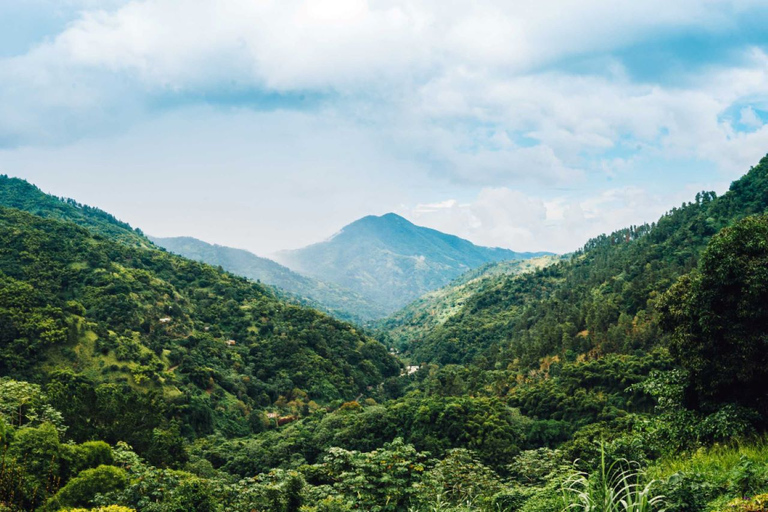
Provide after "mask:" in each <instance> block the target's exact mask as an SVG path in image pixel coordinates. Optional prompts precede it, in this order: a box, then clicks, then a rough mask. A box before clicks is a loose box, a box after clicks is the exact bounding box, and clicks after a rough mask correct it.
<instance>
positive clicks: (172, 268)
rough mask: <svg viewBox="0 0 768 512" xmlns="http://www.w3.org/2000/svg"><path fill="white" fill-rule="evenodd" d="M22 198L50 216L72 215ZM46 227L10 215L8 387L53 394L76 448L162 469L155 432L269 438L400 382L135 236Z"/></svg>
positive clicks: (393, 367)
mask: <svg viewBox="0 0 768 512" xmlns="http://www.w3.org/2000/svg"><path fill="white" fill-rule="evenodd" d="M6 183H7V182H6ZM13 185H14V190H16V189H17V187H18V186H19V185H18V183H14V184H13ZM29 190H30V187H22V188H21V191H22V193H26V192H29ZM34 190H36V189H34ZM12 196H13V194H9V193H7V191H6V193H5V197H6V200H8V201H11V200H12V201H15V203H14V204H23V205H24V206H25V207H28V208H30V209H33V210H35V211H39V212H43V213H45V214H50V212H59V213H60V214H61V215H58V216H59V217H66V215H68V214H69V213H70V212H71V211H72V210H71V208H70V206H71V205H70V204H68V203H65V204H64V206H59V205H57V204H56V203H55V201H57V200H56V199H54V198H51V197H50V196H45V197H43V198H42V201H41V203H40V204H38V203H36V202H35V201H31V200H27V199H24V200H23V201H20V200H17V199H13V197H12ZM80 211H81V209H80V207H78V208H77V209H76V210H74V213H79V212H80ZM48 216H49V218H43V217H40V216H37V215H33V214H30V213H27V212H23V211H21V210H18V209H15V208H5V207H2V206H0V376H2V377H12V378H23V379H26V380H31V381H36V382H43V383H45V384H46V389H47V390H48V392H49V393H53V394H55V395H56V396H59V397H60V398H61V399H62V400H61V403H60V404H59V405H58V406H57V407H59V408H60V409H61V412H62V413H63V414H64V417H65V420H66V421H67V424H69V425H70V431H69V432H70V434H69V435H71V436H72V438H74V439H76V440H77V439H79V440H85V439H91V438H94V437H95V438H101V439H105V440H108V441H110V442H116V441H118V440H125V441H128V442H129V443H130V444H131V445H132V446H134V447H135V448H136V449H137V450H139V451H141V452H146V453H149V454H150V455H148V456H152V455H151V453H153V452H152V450H153V449H155V448H157V449H160V448H159V447H158V446H155V444H156V443H161V444H162V442H163V441H161V440H159V439H158V440H155V437H156V436H158V435H160V434H158V433H157V432H161V431H165V430H163V429H166V430H167V429H170V431H173V429H174V428H176V429H177V430H176V431H175V432H176V434H173V435H176V436H178V426H176V427H174V426H173V425H175V424H176V423H174V422H175V421H180V422H181V424H183V425H185V428H186V429H187V430H186V431H185V432H184V434H185V435H186V436H189V437H193V436H194V435H196V434H197V435H202V434H207V433H213V432H216V433H219V434H223V435H245V434H248V433H250V432H251V431H254V430H256V431H258V430H260V429H262V428H264V425H263V421H265V420H264V418H265V416H264V415H263V414H261V413H260V412H259V411H261V410H263V409H264V408H275V407H283V406H285V404H287V403H289V404H292V405H291V407H293V408H295V409H296V410H297V411H299V412H300V411H302V410H304V409H306V410H311V408H313V407H314V408H317V407H318V405H317V403H315V401H316V402H319V403H324V402H325V403H330V402H333V401H339V400H351V399H353V398H355V397H357V396H359V395H361V394H366V393H369V392H370V391H369V389H373V386H376V385H378V384H380V383H381V382H382V381H383V380H385V379H386V378H388V377H391V376H396V375H398V374H399V370H400V367H399V364H398V363H397V361H396V360H394V359H393V358H392V357H391V356H389V355H388V353H387V351H386V349H385V348H384V347H383V346H382V345H381V344H379V343H378V342H376V341H374V340H371V339H370V338H367V337H365V336H364V335H362V334H361V333H359V332H357V331H356V330H355V328H354V327H353V326H351V325H349V324H345V323H342V322H339V321H337V320H334V319H332V318H330V317H328V316H326V315H324V314H321V313H319V312H317V311H314V310H310V309H307V308H304V307H299V306H293V305H289V304H286V303H285V302H283V301H281V300H279V299H278V298H277V297H275V295H274V294H273V293H272V291H271V290H269V289H267V288H265V287H263V286H261V285H259V284H256V283H253V282H250V281H248V280H246V279H245V278H241V277H236V276H234V275H232V274H229V273H227V272H223V271H221V270H218V269H216V268H214V267H211V266H209V265H205V264H201V263H198V262H193V261H191V260H188V259H185V258H182V257H179V256H175V255H171V254H169V253H167V252H165V251H162V250H159V249H156V248H154V246H153V245H152V244H151V243H150V242H149V241H148V240H147V239H146V238H144V237H143V236H141V235H140V234H138V233H136V232H134V231H133V230H131V229H130V228H127V227H123V226H117V228H116V229H117V231H116V235H117V236H116V237H115V238H116V239H115V240H113V239H111V238H107V237H105V236H102V235H101V234H99V233H94V232H91V231H89V230H87V229H85V228H83V227H80V226H77V225H76V224H74V223H71V222H63V221H61V220H57V219H54V218H50V217H54V215H48ZM97 217H98V218H99V219H100V218H102V215H101V214H99V215H98V216H97ZM76 218H77V219H78V220H80V221H81V222H83V223H84V224H88V223H91V222H95V221H93V220H92V219H91V218H90V217H89V216H87V215H85V216H78V217H76ZM111 226H112V222H111V221H110V220H109V219H108V220H107V221H105V223H104V224H100V223H98V222H96V225H95V227H96V228H104V229H107V228H110V227H111ZM129 235H130V236H129ZM124 240H125V241H131V243H124V242H123V241H124ZM132 240H136V241H138V242H140V243H132ZM71 397H77V400H71ZM157 429H160V430H157ZM169 435H170V434H169ZM161 437H162V436H161ZM153 446H155V448H153ZM156 456H157V457H160V458H162V457H164V456H168V457H170V459H169V460H173V457H175V456H171V455H168V454H167V453H166V454H165V455H162V454H157V455H156Z"/></svg>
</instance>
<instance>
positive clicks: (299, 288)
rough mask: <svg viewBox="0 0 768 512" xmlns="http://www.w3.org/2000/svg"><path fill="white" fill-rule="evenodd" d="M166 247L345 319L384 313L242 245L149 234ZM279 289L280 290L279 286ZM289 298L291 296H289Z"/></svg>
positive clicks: (342, 289)
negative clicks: (291, 295)
mask: <svg viewBox="0 0 768 512" xmlns="http://www.w3.org/2000/svg"><path fill="white" fill-rule="evenodd" d="M149 239H150V240H152V242H153V243H155V244H156V245H159V246H160V247H163V248H164V249H166V250H168V251H170V252H172V253H175V254H178V255H180V256H184V257H185V258H189V259H192V260H195V261H201V262H204V263H208V264H209V265H215V266H220V267H222V268H223V269H225V270H228V271H229V272H232V273H234V274H238V275H241V276H244V277H247V278H249V279H252V280H254V281H260V282H261V283H264V284H268V285H272V286H276V287H278V288H279V289H280V290H283V291H286V292H288V293H290V294H293V295H295V296H296V297H295V298H297V299H299V301H300V302H302V303H303V304H305V305H308V306H312V307H315V308H316V309H321V310H325V311H326V312H329V313H331V314H333V315H334V316H336V317H338V318H342V319H345V320H355V321H358V322H359V321H365V320H371V319H374V318H380V317H382V316H383V315H384V314H385V311H384V309H383V308H382V307H380V306H378V305H377V304H375V303H374V302H373V301H371V300H368V299H366V298H364V297H362V296H361V295H359V294H357V293H355V292H353V291H352V290H346V289H344V288H342V287H341V286H338V285H336V284H332V283H326V282H323V281H320V280H318V279H314V278H312V277H307V276H303V275H301V274H299V273H297V272H294V271H292V270H291V269H289V268H287V267H284V266H283V265H280V264H279V263H276V262H274V261H272V260H270V259H267V258H262V257H260V256H256V255H255V254H253V253H251V252H248V251H246V250H243V249H233V248H232V247H225V246H221V245H213V244H209V243H206V242H203V241H202V240H198V239H196V238H192V237H188V236H181V237H174V238H159V237H152V236H151V237H149ZM278 292H279V290H278ZM286 298H288V297H286Z"/></svg>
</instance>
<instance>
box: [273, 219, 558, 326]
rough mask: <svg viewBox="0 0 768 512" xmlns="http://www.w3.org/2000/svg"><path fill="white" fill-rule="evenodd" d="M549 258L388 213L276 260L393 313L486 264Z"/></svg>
mask: <svg viewBox="0 0 768 512" xmlns="http://www.w3.org/2000/svg"><path fill="white" fill-rule="evenodd" d="M545 254H547V253H518V252H515V251H511V250H508V249H501V248H488V247H480V246H477V245H475V244H473V243H472V242H469V241H468V240H464V239H462V238H459V237H457V236H454V235H448V234H445V233H442V232H440V231H437V230H434V229H430V228H425V227H421V226H416V225H414V224H412V223H411V222H409V221H407V220H406V219H404V218H403V217H400V216H399V215H396V214H393V213H388V214H386V215H382V216H379V217H377V216H372V215H371V216H367V217H363V218H362V219H359V220H357V221H355V222H353V223H351V224H349V225H348V226H345V227H344V228H343V229H342V230H341V231H339V232H338V233H336V234H335V235H334V236H333V237H331V238H330V239H328V240H326V241H323V242H320V243H317V244H313V245H310V246H307V247H305V248H303V249H297V250H293V251H283V252H281V253H278V254H277V255H276V259H277V260H278V261H279V262H281V263H283V264H285V265H286V266H287V267H289V268H292V269H293V270H296V271H297V272H300V273H303V274H307V275H310V276H312V277H316V278H318V279H322V280H324V281H330V282H333V283H336V284H339V285H340V286H343V287H345V288H348V289H351V290H353V291H355V292H357V293H359V294H360V295H362V296H364V297H366V298H368V299H370V300H373V301H375V302H376V303H377V304H380V305H381V306H382V307H383V308H384V309H385V310H387V311H389V312H392V311H395V310H397V309H398V308H400V307H403V306H405V305H406V304H408V303H409V302H410V301H412V300H414V299H416V298H418V297H420V296H421V295H423V294H424V293H426V292H428V291H431V290H435V289H437V288H440V287H441V286H444V285H446V284H447V283H449V282H450V281H451V280H452V279H455V278H456V277H458V276H459V275H461V274H463V273H464V272H466V271H468V270H471V269H473V268H476V267H479V266H481V265H483V264H485V263H489V262H494V261H503V260H520V259H527V258H531V257H535V256H542V255H545Z"/></svg>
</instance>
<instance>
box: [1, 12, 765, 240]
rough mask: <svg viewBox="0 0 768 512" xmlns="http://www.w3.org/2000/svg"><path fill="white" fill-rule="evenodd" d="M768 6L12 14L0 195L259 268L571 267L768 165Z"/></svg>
mask: <svg viewBox="0 0 768 512" xmlns="http://www.w3.org/2000/svg"><path fill="white" fill-rule="evenodd" d="M767 23H768V4H766V2H765V1H764V0H761V1H750V0H734V1H719V0H677V1H675V2H670V1H668V0H665V1H663V2H662V1H657V0H645V1H643V2H637V1H624V0H579V1H575V0H549V1H541V0H535V1H532V0H531V1H529V0H515V1H510V0H506V1H502V0H474V1H472V2H467V1H462V2H459V1H454V0H399V1H398V0H391V1H386V0H367V1H366V0H314V1H299V0H3V1H2V2H0V173H4V174H9V175H11V176H18V177H21V178H24V179H27V180H29V181H31V182H32V183H35V184H36V185H38V186H39V187H40V188H42V189H43V190H44V191H46V192H49V193H52V194H55V195H58V196H66V197H72V198H75V199H77V200H78V201H80V202H82V203H86V204H90V205H94V206H98V207H100V208H102V209H104V210H107V211H109V212H110V213H113V214H115V215H116V216H117V217H118V218H120V219H122V220H124V221H127V222H129V223H130V224H131V225H133V226H137V227H140V228H141V229H142V230H143V231H144V232H146V233H149V234H151V235H154V236H181V235H187V236H194V237H197V238H200V239H202V240H205V241H208V242H212V243H218V244H222V245H228V246H233V247H240V248H245V249H248V250H251V251H253V252H255V253H257V254H260V255H271V254H273V253H274V252H276V251H279V250H281V249H293V248H298V247H301V246H304V245H307V244H310V243H314V242H318V241H321V240H323V239H326V238H328V237H329V236H331V235H332V234H334V233H335V232H336V231H338V230H339V229H340V228H341V227H342V226H344V225H345V224H348V223H349V222H352V221H354V220H355V219H357V218H360V217H362V216H364V215H370V214H374V215H380V214H384V213H387V212H396V213H398V214H400V215H403V216H404V217H406V218H408V219H409V220H411V221H413V222H415V223H416V224H419V225H424V226H429V227H432V228H435V229H439V230H441V231H445V232H448V233H452V234H456V235H459V236H462V237H464V238H467V239H469V240H471V241H473V242H475V243H477V244H481V245H488V246H499V247H506V248H510V249H513V250H517V251H539V250H549V251H554V252H567V251H571V250H574V249H577V248H578V247H580V246H582V245H583V244H584V242H586V240H587V239H589V238H590V237H593V236H596V235H598V234H600V233H603V232H610V231H612V230H614V229H619V228H622V227H625V226H628V225H631V224H640V223H643V222H652V221H654V220H656V219H658V217H659V216H660V215H661V214H663V213H664V212H665V211H668V210H669V209H671V208H673V207H675V206H679V205H680V204H681V203H682V202H683V201H688V200H691V199H692V198H693V197H694V195H695V194H696V192H698V191H700V190H715V191H716V192H718V193H722V192H724V191H725V190H726V189H727V187H728V185H729V183H730V182H731V181H733V180H735V179H737V178H738V177H740V176H741V175H742V174H744V173H745V172H747V171H748V170H749V168H750V166H751V165H754V164H756V163H757V162H758V161H759V159H760V158H761V157H762V156H764V155H765V154H766V153H768V125H767V124H766V123H768V31H767V30H765V28H764V27H765V26H766V24H767Z"/></svg>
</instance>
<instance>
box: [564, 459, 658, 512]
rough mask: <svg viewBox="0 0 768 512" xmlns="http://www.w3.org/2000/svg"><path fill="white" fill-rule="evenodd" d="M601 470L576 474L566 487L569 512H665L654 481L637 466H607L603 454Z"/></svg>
mask: <svg viewBox="0 0 768 512" xmlns="http://www.w3.org/2000/svg"><path fill="white" fill-rule="evenodd" d="M601 455H602V456H601V462H600V467H599V470H598V471H597V472H596V473H594V474H591V475H590V474H588V473H583V472H579V473H575V474H574V475H572V476H571V477H570V478H568V479H567V480H566V481H565V483H564V486H563V493H564V501H565V504H566V510H576V511H579V512H663V511H664V510H665V509H664V507H665V502H664V497H663V496H661V495H659V494H657V492H656V490H655V487H656V482H655V481H654V480H650V481H645V478H644V477H645V474H644V472H643V471H642V470H640V468H639V467H638V464H637V463H635V462H629V461H626V460H624V461H615V462H613V463H611V464H609V463H607V462H606V458H605V452H604V450H602V454H601Z"/></svg>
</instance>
